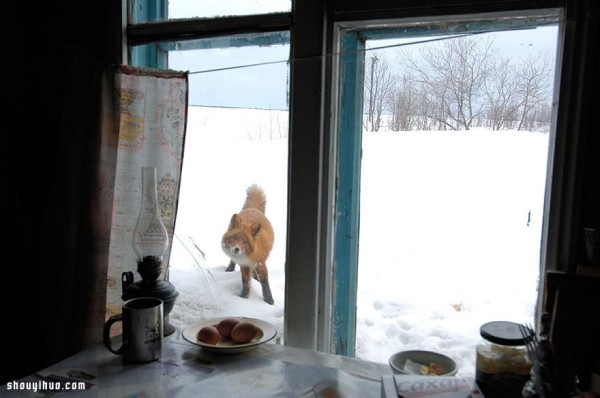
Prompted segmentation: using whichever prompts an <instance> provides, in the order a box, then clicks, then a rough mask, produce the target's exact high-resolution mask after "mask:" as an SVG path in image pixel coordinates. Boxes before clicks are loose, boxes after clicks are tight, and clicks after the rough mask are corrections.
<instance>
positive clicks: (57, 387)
mask: <svg viewBox="0 0 600 398" xmlns="http://www.w3.org/2000/svg"><path fill="white" fill-rule="evenodd" d="M85 387H86V385H85V383H84V382H82V381H72V382H68V381H46V380H40V381H10V382H8V383H6V389H7V390H27V391H33V392H38V391H68V390H85Z"/></svg>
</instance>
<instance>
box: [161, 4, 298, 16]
mask: <svg viewBox="0 0 600 398" xmlns="http://www.w3.org/2000/svg"><path fill="white" fill-rule="evenodd" d="M291 9H292V2H291V1H290V0H252V1H239V0H221V1H197V0H169V18H173V19H174V18H194V17H198V18H212V17H224V16H236V15H237V16H241V15H252V14H270V13H274V12H289V11H290V10H291Z"/></svg>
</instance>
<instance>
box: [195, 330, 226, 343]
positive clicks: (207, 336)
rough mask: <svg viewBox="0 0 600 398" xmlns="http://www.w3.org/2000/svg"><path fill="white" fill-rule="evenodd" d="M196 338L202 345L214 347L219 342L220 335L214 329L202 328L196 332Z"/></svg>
mask: <svg viewBox="0 0 600 398" xmlns="http://www.w3.org/2000/svg"><path fill="white" fill-rule="evenodd" d="M196 338H197V339H198V340H200V341H201V342H203V343H206V344H212V345H215V344H217V343H218V342H219V341H220V340H221V335H220V334H219V331H218V330H217V328H216V327H214V326H204V327H202V328H201V329H200V330H199V331H198V334H197V335H196Z"/></svg>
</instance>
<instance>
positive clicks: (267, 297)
mask: <svg viewBox="0 0 600 398" xmlns="http://www.w3.org/2000/svg"><path fill="white" fill-rule="evenodd" d="M256 275H257V276H258V281H259V282H260V285H261V287H262V294H263V300H264V301H265V302H267V303H269V304H271V305H272V304H273V303H274V302H275V300H273V295H272V294H271V286H269V272H268V271H267V265H266V264H263V263H257V264H256Z"/></svg>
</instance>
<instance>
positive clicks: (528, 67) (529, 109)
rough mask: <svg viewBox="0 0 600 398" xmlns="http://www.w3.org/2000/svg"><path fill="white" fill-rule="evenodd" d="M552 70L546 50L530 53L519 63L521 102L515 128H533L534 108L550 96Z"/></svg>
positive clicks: (545, 101) (547, 100) (534, 119)
mask: <svg viewBox="0 0 600 398" xmlns="http://www.w3.org/2000/svg"><path fill="white" fill-rule="evenodd" d="M552 71H553V65H552V62H551V57H550V55H549V54H548V53H547V52H543V53H537V54H532V55H530V56H528V57H527V58H526V59H525V60H524V61H523V62H522V63H521V65H520V69H519V72H518V74H517V77H518V81H519V85H520V88H521V90H520V94H521V95H520V96H521V98H522V103H521V117H520V120H519V125H518V126H517V130H523V129H527V130H534V129H535V123H536V118H535V116H536V115H535V113H534V110H535V109H536V108H537V107H539V106H540V105H542V104H545V103H548V102H549V101H550V99H551V98H552V90H551V88H552V80H551V79H552Z"/></svg>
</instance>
